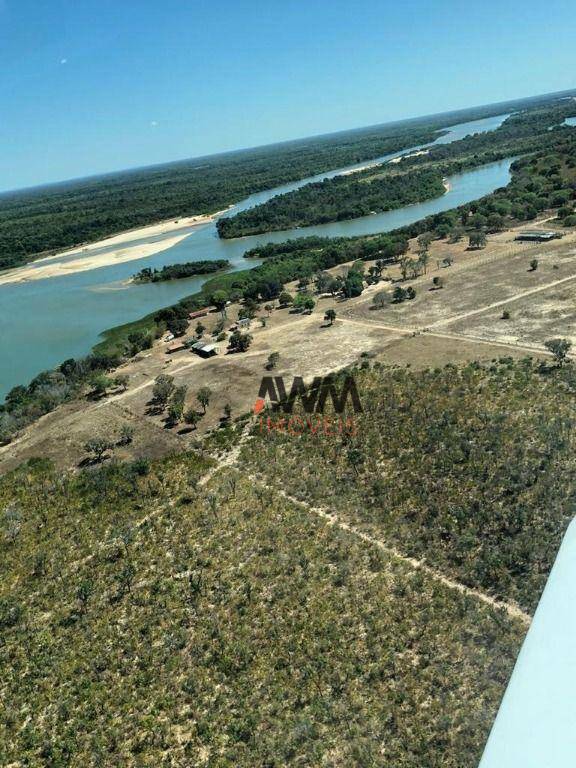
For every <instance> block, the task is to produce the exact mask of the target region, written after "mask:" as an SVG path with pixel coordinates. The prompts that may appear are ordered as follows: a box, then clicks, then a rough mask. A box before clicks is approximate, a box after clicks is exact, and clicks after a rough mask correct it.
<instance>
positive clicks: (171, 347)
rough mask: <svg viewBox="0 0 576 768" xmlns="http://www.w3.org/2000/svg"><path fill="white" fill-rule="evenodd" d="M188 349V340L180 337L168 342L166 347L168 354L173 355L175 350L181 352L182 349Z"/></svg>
mask: <svg viewBox="0 0 576 768" xmlns="http://www.w3.org/2000/svg"><path fill="white" fill-rule="evenodd" d="M182 349H186V341H185V340H184V339H178V340H177V341H173V342H172V344H168V346H167V347H166V354H167V355H172V354H174V352H180V350H182Z"/></svg>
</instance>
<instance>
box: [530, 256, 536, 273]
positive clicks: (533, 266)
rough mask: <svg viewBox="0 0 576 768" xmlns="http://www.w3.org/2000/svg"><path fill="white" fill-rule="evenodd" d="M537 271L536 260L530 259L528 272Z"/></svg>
mask: <svg viewBox="0 0 576 768" xmlns="http://www.w3.org/2000/svg"><path fill="white" fill-rule="evenodd" d="M537 269H538V259H532V260H531V261H530V272H536V270H537Z"/></svg>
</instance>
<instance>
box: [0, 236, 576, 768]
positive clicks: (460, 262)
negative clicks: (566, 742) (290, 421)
mask: <svg viewBox="0 0 576 768" xmlns="http://www.w3.org/2000/svg"><path fill="white" fill-rule="evenodd" d="M498 237H499V238H500V239H497V238H495V240H494V242H493V243H490V244H489V247H488V248H487V249H486V250H485V251H480V252H478V253H475V252H467V251H465V249H464V246H463V245H461V244H460V245H456V246H453V251H454V256H455V264H454V266H452V267H450V268H446V269H441V270H436V269H435V261H434V256H435V249H436V247H437V246H436V245H433V247H432V249H431V251H432V258H431V265H432V266H431V269H430V271H429V273H428V274H427V275H425V276H422V277H420V278H417V279H416V280H413V281H409V282H410V284H412V285H413V286H414V287H415V289H416V292H417V296H416V299H414V300H413V301H410V302H406V304H403V305H399V306H395V305H388V306H386V307H384V308H383V309H378V310H372V309H370V307H371V306H372V299H373V296H374V295H375V293H377V292H378V291H379V290H382V288H383V286H386V285H387V284H386V283H384V284H383V283H381V284H379V285H377V286H372V287H369V288H368V289H367V290H366V291H365V292H364V293H363V294H362V296H360V297H358V298H356V299H351V300H348V301H341V302H338V301H337V302H335V301H334V300H333V299H330V298H326V299H319V301H318V305H317V307H316V309H315V311H314V312H313V313H312V314H311V315H309V316H302V315H294V314H290V312H289V311H288V310H275V311H274V312H272V313H271V317H270V318H268V320H267V324H266V327H261V326H260V323H259V322H258V321H255V322H254V324H253V328H252V333H253V336H254V341H253V344H252V346H251V347H250V349H249V350H248V352H246V353H244V354H237V355H223V354H221V355H219V356H217V357H216V358H213V359H211V360H202V359H200V358H198V357H195V356H193V355H191V354H190V353H189V352H181V353H177V354H175V355H174V356H173V357H168V356H167V355H166V354H165V345H163V344H161V343H160V344H157V345H155V347H154V348H153V349H152V350H150V351H148V352H145V353H142V354H141V355H140V356H139V358H137V359H135V360H133V361H131V362H130V363H129V364H127V365H126V366H125V367H124V368H123V369H122V370H123V371H125V372H126V373H128V374H129V375H130V381H129V386H128V389H127V391H126V392H117V393H116V394H113V395H112V396H109V397H107V398H103V399H100V400H94V401H85V402H83V403H80V404H74V403H72V404H69V405H68V406H66V407H65V408H61V409H58V410H57V411H56V412H54V413H52V414H49V415H48V416H46V417H44V418H43V419H42V420H41V421H40V422H39V423H38V424H37V425H36V426H35V427H33V428H31V429H30V430H29V431H28V432H26V433H25V434H24V435H23V436H22V437H20V438H19V440H18V441H17V442H16V444H14V445H12V446H8V447H7V449H6V448H4V449H2V452H1V453H0V461H1V463H0V468H1V469H2V470H3V473H4V476H3V478H2V479H0V510H1V513H2V517H1V521H0V522H1V529H0V571H1V579H0V633H1V634H0V636H1V642H0V664H1V665H2V668H3V669H4V670H6V671H5V673H4V675H3V677H2V682H1V683H0V701H1V702H2V704H1V706H2V710H1V714H0V763H2V764H6V765H12V766H14V768H16V766H26V765H30V766H36V765H38V766H40V765H50V766H68V765H71V766H76V765H87V766H92V765H94V766H97V765H115V764H118V765H127V766H152V765H154V766H156V765H161V766H182V767H184V766H186V767H187V766H190V765H199V766H201V765H206V766H214V767H218V768H222V767H225V766H230V767H232V766H246V767H247V768H248V767H249V766H250V768H252V767H255V766H256V767H257V766H261V768H272V767H273V766H278V768H280V767H281V766H285V765H302V766H308V765H310V766H317V765H322V766H327V767H333V768H337V767H338V768H348V767H349V766H358V767H362V768H364V767H365V766H374V767H375V768H389V766H394V767H395V768H422V766H426V767H427V768H436V767H438V768H440V766H442V768H446V767H448V768H475V766H477V764H478V761H479V759H480V754H481V751H482V747H483V745H484V743H485V741H486V738H487V735H488V732H489V730H490V727H491V723H492V721H493V718H494V715H495V712H496V709H497V707H498V704H499V701H500V698H501V696H502V693H503V691H504V688H505V686H506V682H507V680H508V678H509V675H510V673H511V670H512V666H513V663H514V660H515V658H516V655H517V653H518V649H519V647H520V644H521V642H522V639H523V637H524V634H525V632H526V628H527V626H528V624H529V617H530V615H531V614H532V612H533V610H534V607H535V605H536V603H537V601H538V598H539V595H540V593H541V590H542V587H543V585H544V583H545V580H546V576H547V574H548V572H549V569H550V566H551V564H552V562H553V559H554V557H555V554H556V551H557V548H558V545H559V542H560V540H561V537H562V534H563V532H564V530H565V528H566V526H567V524H568V521H569V520H570V519H571V517H572V516H573V514H574V509H573V499H572V494H571V490H570V489H571V488H572V487H573V486H574V482H575V481H576V465H575V463H574V455H575V454H576V444H575V439H576V438H575V437H574V435H575V434H576V430H575V426H576V411H575V409H574V392H575V391H576V373H575V369H574V367H573V365H572V363H570V362H568V363H567V364H566V365H565V366H563V367H557V366H556V365H554V364H553V362H552V361H551V360H550V358H549V357H548V356H546V355H545V353H544V351H543V349H542V347H541V341H542V339H543V338H544V337H548V335H562V336H569V335H570V334H569V328H568V327H567V325H566V322H565V316H564V319H562V317H559V316H558V315H557V313H556V310H554V309H552V310H551V311H550V322H552V321H557V324H555V325H554V324H551V325H548V326H546V328H544V330H542V329H540V326H538V328H539V329H540V330H539V332H540V336H537V335H536V334H534V335H531V334H529V333H527V332H526V334H525V336H523V337H520V336H516V337H513V336H512V335H511V331H510V330H508V329H513V328H514V327H517V326H518V324H519V322H520V321H519V318H520V317H521V314H520V310H519V309H515V307H516V306H518V307H522V306H526V307H527V304H524V303H523V302H528V301H529V302H530V307H529V309H530V311H536V310H535V307H538V306H541V305H540V304H538V302H540V301H550V298H549V294H550V295H552V296H555V295H556V296H558V295H560V296H561V295H563V293H564V292H565V291H569V289H570V287H571V285H572V284H571V282H570V280H571V279H572V275H573V269H574V264H573V260H574V253H573V252H574V249H575V243H574V239H575V238H574V235H569V236H568V237H567V238H565V239H564V240H563V241H562V242H561V243H558V244H553V245H550V246H548V245H547V246H537V247H536V246H528V247H527V246H523V245H520V244H513V243H512V242H511V235H510V233H508V234H507V235H506V236H504V235H503V236H498ZM535 255H536V256H537V258H538V259H539V265H538V269H537V270H536V271H532V272H528V271H527V270H528V267H529V262H530V259H531V258H534V257H535ZM438 256H440V251H439V252H438ZM554 265H557V267H558V269H554ZM389 272H390V274H389V277H391V278H392V279H395V278H396V277H397V275H396V274H395V272H394V270H393V269H392V270H390V271H389ZM435 274H442V276H443V277H444V279H445V287H444V288H442V289H441V290H438V291H429V290H428V289H429V288H430V287H431V280H432V277H433V276H434V275H435ZM574 275H576V272H574ZM566 278H569V280H567V281H566V282H565V283H560V284H559V285H556V286H553V287H550V285H551V283H553V282H555V281H557V280H564V279H566ZM491 284H493V286H494V291H495V292H494V293H493V292H491V290H490V289H489V287H490V285H491ZM469 285H474V286H476V288H475V291H472V290H470V291H468V290H467V286H469ZM540 289H542V290H540ZM527 291H530V292H531V293H526V292H527ZM495 297H496V298H495ZM500 297H503V298H500ZM504 299H505V300H506V302H507V303H506V304H505V305H503V306H505V307H506V308H508V307H509V308H510V311H511V319H510V320H507V321H504V320H499V319H498V316H499V315H500V314H501V311H502V306H498V307H497V308H492V309H489V308H487V307H488V305H491V304H493V303H494V302H495V301H497V302H500V301H502V300H504ZM557 300H558V301H559V302H560V299H557ZM569 301H570V299H567V300H566V304H568V302H569ZM332 306H334V307H335V308H336V311H337V320H336V323H335V324H334V326H333V327H326V326H325V324H324V323H323V320H322V318H323V314H324V311H325V310H326V309H327V308H328V307H332ZM236 311H237V308H236V309H231V310H230V315H231V317H230V319H231V320H232V319H234V316H235V314H234V313H235V312H236ZM463 315H464V317H462V316H463ZM492 317H493V318H494V320H493V327H494V329H496V330H498V329H499V328H500V327H501V326H502V327H504V326H505V327H506V329H507V330H506V333H507V334H509V335H508V336H500V337H499V336H498V335H497V333H496V332H495V331H490V325H489V323H488V321H486V320H485V318H492ZM402 318H405V319H402ZM216 320H217V317H216V316H215V315H214V316H209V318H208V319H207V320H206V321H204V322H205V324H206V325H207V326H208V330H209V329H210V327H211V324H213V323H215V322H216ZM479 322H484V323H485V325H484V326H482V329H480V330H479V329H478V328H477V324H478V323H479ZM521 327H525V326H521ZM552 331H553V332H554V333H552ZM480 333H482V334H484V336H485V338H483V339H478V338H477V337H478V336H479V334H480ZM517 339H519V340H520V342H521V343H520V344H519V343H518V341H517ZM526 349H529V350H532V349H533V350H536V351H537V353H538V354H534V355H532V359H529V358H527V357H526ZM271 351H279V352H280V363H279V365H278V368H277V369H276V371H275V372H277V373H279V374H285V375H287V376H290V375H294V374H304V375H306V376H313V375H315V374H321V373H326V372H328V371H329V370H333V369H335V368H343V367H347V368H348V369H350V368H352V369H353V370H354V371H355V374H356V377H357V382H358V388H359V391H360V395H361V398H362V402H363V405H364V413H363V414H361V415H358V416H357V417H356V434H355V435H353V436H345V435H336V436H334V435H333V436H331V437H323V436H320V435H316V436H313V435H310V434H308V435H306V434H305V435H301V436H298V437H295V436H290V435H287V434H283V433H281V432H273V433H272V434H266V433H262V432H261V430H260V429H259V426H258V422H257V421H255V422H251V421H249V420H247V417H246V416H244V417H243V416H241V414H245V413H246V412H247V411H249V409H250V406H251V405H252V404H253V402H254V400H255V397H256V394H257V391H258V385H259V382H260V378H261V376H262V375H263V374H264V373H265V362H266V359H267V357H268V355H269V353H270V352H271ZM538 357H540V358H541V359H540V361H538V359H537V358H538ZM478 358H483V359H484V360H485V362H484V363H478V362H470V361H471V360H474V359H478ZM446 363H449V365H446ZM406 366H410V367H406ZM163 372H164V373H170V374H171V375H173V376H174V378H175V382H176V383H177V384H179V385H180V384H186V385H188V387H189V394H188V401H191V400H192V399H193V397H194V395H195V393H196V392H197V390H198V389H199V388H200V386H202V385H204V384H207V385H209V386H210V387H211V389H212V391H213V398H212V401H211V402H210V405H209V406H208V409H207V413H206V415H205V417H204V418H203V420H202V421H201V423H200V427H199V429H198V430H192V431H188V430H183V429H181V428H179V427H176V428H174V429H167V428H166V426H165V424H164V421H163V416H162V415H160V414H158V413H157V412H155V411H154V409H153V408H151V405H150V399H151V394H152V385H153V382H154V378H155V377H156V376H157V375H158V374H159V373H163ZM225 403H229V404H230V405H231V407H232V419H231V420H229V421H226V422H222V415H223V406H224V404H225ZM126 423H128V424H132V425H133V426H135V428H136V432H135V436H134V441H133V443H132V444H131V445H128V446H122V447H117V448H116V449H115V451H114V454H115V459H113V460H110V459H108V460H105V461H104V462H103V463H102V464H97V465H94V466H91V467H89V468H87V469H85V470H83V471H80V472H78V471H76V472H73V473H66V472H62V468H69V467H73V468H77V467H78V463H79V461H80V460H81V459H82V457H83V449H82V445H83V443H84V441H85V440H87V439H88V438H89V437H91V436H93V435H94V434H103V433H105V434H115V433H117V431H118V430H119V428H120V426H121V425H122V424H126ZM215 427H218V428H217V429H213V428H215ZM190 449H192V450H190ZM170 453H175V454H176V453H177V454H178V455H174V456H172V457H166V454H170ZM41 454H46V455H49V456H51V457H52V462H50V461H47V460H38V459H33V458H31V457H33V456H38V455H41ZM26 459H27V460H28V462H27V463H26V464H24V465H21V466H20V467H19V468H18V469H14V467H15V465H16V464H19V463H20V462H21V461H22V460H26ZM55 691H56V692H57V696H55V693H54V692H55Z"/></svg>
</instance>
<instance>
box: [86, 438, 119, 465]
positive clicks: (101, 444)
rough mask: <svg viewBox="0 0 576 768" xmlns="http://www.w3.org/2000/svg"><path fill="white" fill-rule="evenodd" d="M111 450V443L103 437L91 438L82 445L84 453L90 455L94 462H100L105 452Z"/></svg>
mask: <svg viewBox="0 0 576 768" xmlns="http://www.w3.org/2000/svg"><path fill="white" fill-rule="evenodd" d="M112 448H113V445H112V443H111V442H110V441H109V440H106V439H105V438H103V437H93V438H91V439H90V440H87V441H86V442H85V443H84V450H85V451H86V453H89V454H91V455H92V457H93V459H94V461H97V462H101V461H102V459H103V457H104V454H105V453H106V451H109V450H111V449H112Z"/></svg>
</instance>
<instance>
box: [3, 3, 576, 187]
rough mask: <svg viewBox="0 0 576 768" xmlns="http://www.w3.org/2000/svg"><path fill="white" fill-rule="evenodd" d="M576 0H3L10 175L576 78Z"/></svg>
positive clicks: (134, 162)
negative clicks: (474, 0)
mask: <svg viewBox="0 0 576 768" xmlns="http://www.w3.org/2000/svg"><path fill="white" fill-rule="evenodd" d="M575 40H576V13H575V7H574V0H548V2H541V0H538V1H537V2H536V0H482V2H464V1H463V0H399V1H397V2H389V1H388V0H355V1H354V2H351V1H350V0H345V1H344V0H307V1H305V0H45V2H41V1H40V0H0V73H1V75H0V105H1V107H0V189H12V188H17V187H22V186H29V185H33V184H38V183H44V182H49V181H56V180H61V179H66V178H71V177H77V176H85V175H89V174H93V173H100V172H104V171H110V170H116V169H121V168H126V167H133V166H141V165H148V164H152V163H158V162H163V161H168V160H174V159H179V158H185V157H193V156H197V155H203V154H208V153H211V152H218V151H222V150H227V149H237V148H240V147H246V146H255V145H259V144H264V143H270V142H274V141H280V140H284V139H290V138H297V137H301V136H307V135H312V134H318V133H327V132H331V131H336V130H339V129H345V128H352V127H356V126H362V125H369V124H373V123H381V122H386V121H389V120H396V119H400V118H403V117H413V116H417V115H423V114H429V113H433V112H442V111H445V110H451V109H457V108H460V107H467V106H473V105H477V104H484V103H490V102H494V101H500V100H505V99H511V98H519V97H522V96H530V95H533V94H538V93H545V92H549V91H556V90H564V89H568V88H572V87H574V86H576V67H575V64H576V53H575V51H576V45H575V43H574V41H575Z"/></svg>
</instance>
